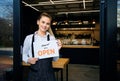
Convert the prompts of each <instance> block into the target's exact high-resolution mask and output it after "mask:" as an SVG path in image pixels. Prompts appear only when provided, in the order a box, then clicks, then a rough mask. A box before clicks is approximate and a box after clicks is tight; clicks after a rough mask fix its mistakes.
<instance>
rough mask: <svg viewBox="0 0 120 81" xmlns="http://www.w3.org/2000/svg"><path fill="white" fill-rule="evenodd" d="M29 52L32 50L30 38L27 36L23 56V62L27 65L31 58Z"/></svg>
mask: <svg viewBox="0 0 120 81" xmlns="http://www.w3.org/2000/svg"><path fill="white" fill-rule="evenodd" d="M29 50H30V36H26V38H25V40H24V43H23V54H22V60H23V61H24V62H26V63H27V61H28V58H29Z"/></svg>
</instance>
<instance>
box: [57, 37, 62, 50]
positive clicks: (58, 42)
mask: <svg viewBox="0 0 120 81" xmlns="http://www.w3.org/2000/svg"><path fill="white" fill-rule="evenodd" d="M57 44H58V49H59V50H60V49H61V47H62V42H61V41H60V40H59V39H57Z"/></svg>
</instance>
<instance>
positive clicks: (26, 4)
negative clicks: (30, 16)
mask: <svg viewBox="0 0 120 81" xmlns="http://www.w3.org/2000/svg"><path fill="white" fill-rule="evenodd" d="M22 3H23V4H25V6H29V7H31V8H32V9H34V10H36V11H39V10H38V9H36V8H35V7H33V6H32V5H30V4H28V3H26V2H24V1H22Z"/></svg>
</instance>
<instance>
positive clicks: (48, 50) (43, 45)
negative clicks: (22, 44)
mask: <svg viewBox="0 0 120 81" xmlns="http://www.w3.org/2000/svg"><path fill="white" fill-rule="evenodd" d="M33 44H34V54H35V57H36V58H39V59H43V58H50V57H57V56H59V50H58V45H57V41H56V40H52V41H44V42H34V43H33Z"/></svg>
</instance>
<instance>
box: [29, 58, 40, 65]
mask: <svg viewBox="0 0 120 81" xmlns="http://www.w3.org/2000/svg"><path fill="white" fill-rule="evenodd" d="M36 61H38V58H29V59H28V63H29V64H35V63H36Z"/></svg>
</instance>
